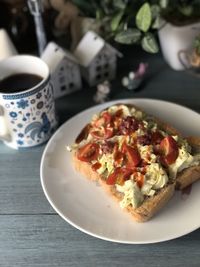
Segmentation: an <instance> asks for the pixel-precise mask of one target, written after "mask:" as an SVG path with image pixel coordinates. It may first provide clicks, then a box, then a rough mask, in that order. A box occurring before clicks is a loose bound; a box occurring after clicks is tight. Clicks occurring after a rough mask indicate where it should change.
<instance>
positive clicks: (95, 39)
mask: <svg viewBox="0 0 200 267" xmlns="http://www.w3.org/2000/svg"><path fill="white" fill-rule="evenodd" d="M74 56H75V57H76V59H77V60H78V62H79V64H80V66H81V74H82V76H83V78H84V79H85V80H86V81H87V82H88V84H89V85H90V86H95V85H97V84H99V83H100V82H103V81H105V80H112V79H114V78H115V76H116V67H117V57H118V56H119V57H122V54H121V53H120V52H118V51H117V50H116V49H115V48H114V47H112V46H111V45H109V44H108V43H106V42H105V41H104V40H103V39H102V38H101V37H100V36H98V35H97V34H96V33H94V32H92V31H88V32H87V33H86V34H85V35H84V36H83V38H82V39H81V41H80V43H79V44H78V46H77V47H76V49H75V51H74Z"/></svg>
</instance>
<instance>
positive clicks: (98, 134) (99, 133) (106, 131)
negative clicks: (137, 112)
mask: <svg viewBox="0 0 200 267" xmlns="http://www.w3.org/2000/svg"><path fill="white" fill-rule="evenodd" d="M113 132H114V130H113V128H110V127H109V128H102V129H99V130H95V131H92V132H91V135H92V136H93V137H94V138H96V139H108V138H111V137H112V136H113Z"/></svg>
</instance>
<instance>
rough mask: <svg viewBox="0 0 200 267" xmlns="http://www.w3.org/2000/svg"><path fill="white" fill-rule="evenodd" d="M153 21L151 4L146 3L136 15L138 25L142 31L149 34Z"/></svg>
mask: <svg viewBox="0 0 200 267" xmlns="http://www.w3.org/2000/svg"><path fill="white" fill-rule="evenodd" d="M151 20H152V15H151V8H150V5H149V3H144V4H143V5H142V6H141V7H140V9H139V11H138V12H137V14H136V25H137V27H138V28H139V29H140V30H141V31H143V32H147V31H148V29H149V28H150V26H151Z"/></svg>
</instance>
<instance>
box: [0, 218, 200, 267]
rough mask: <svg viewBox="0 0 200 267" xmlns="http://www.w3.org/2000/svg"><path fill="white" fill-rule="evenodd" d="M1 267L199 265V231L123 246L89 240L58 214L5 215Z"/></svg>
mask: <svg viewBox="0 0 200 267" xmlns="http://www.w3.org/2000/svg"><path fill="white" fill-rule="evenodd" d="M0 229H1V231H0V241H1V242H0V259H1V261H0V266H2V267H11V266H15V267H33V266H34V267H35V266H37V267H43V266H45V267H46V266H49V267H58V266H59V267H66V266H67V267H76V266H77V267H80V266H81V267H89V266H92V267H93V266H94V267H102V266H113V267H115V266H116V267H118V266H119V267H121V266H137V267H143V266H148V267H155V266H156V267H158V266H159V267H161V266H162V267H169V266H176V267H182V266H183V264H184V266H188V267H189V266H191V267H197V266H198V267H199V263H200V253H199V247H200V230H197V231H195V232H193V233H191V234H189V235H187V236H185V237H182V238H181V239H176V240H173V241H168V242H165V243H159V244H150V245H123V244H116V243H111V242H108V241H103V240H100V239H96V238H94V237H90V236H88V235H86V234H84V233H82V232H80V231H79V230H76V229H74V228H73V227H71V226H70V225H68V224H67V223H66V222H65V221H64V220H63V219H61V218H60V217H59V216H57V215H38V216H37V215H35V216H25V215H22V216H19V215H13V216H6V215H4V216H0Z"/></svg>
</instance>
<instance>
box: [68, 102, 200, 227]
mask: <svg viewBox="0 0 200 267" xmlns="http://www.w3.org/2000/svg"><path fill="white" fill-rule="evenodd" d="M199 147H200V139H199V138H194V137H191V138H188V139H184V138H183V137H182V136H181V134H180V133H179V132H178V131H177V130H176V129H175V128H173V127H172V126H170V125H168V124H166V123H164V122H162V121H160V120H159V119H157V118H155V117H153V116H151V115H149V114H147V113H145V112H144V111H142V110H141V109H140V108H138V107H135V106H133V105H130V104H127V105H125V104H116V105H113V106H111V107H109V108H107V109H105V110H103V111H101V112H100V113H99V114H95V115H94V116H93V118H92V119H91V122H90V123H89V124H87V125H86V126H85V127H84V129H83V130H82V131H81V133H80V134H79V135H78V136H77V138H76V140H75V144H73V145H72V146H70V150H71V151H72V152H73V163H74V165H75V168H76V170H77V171H79V172H80V173H81V174H83V175H84V176H86V177H87V178H89V179H92V180H98V181H99V182H100V183H101V184H102V185H103V187H104V188H105V189H106V190H107V191H108V192H109V193H110V194H111V195H112V196H114V197H115V199H116V200H117V201H118V202H119V205H120V207H121V208H122V209H125V210H127V211H128V212H130V213H131V214H132V215H133V217H134V219H135V220H136V221H139V222H144V221H147V220H148V219H150V218H151V217H152V216H153V215H154V214H155V213H157V211H158V210H160V209H161V208H162V207H163V206H164V205H165V204H166V203H167V202H168V201H169V199H170V198H171V197H172V196H173V194H174V190H175V188H178V189H183V188H184V187H186V186H188V185H189V184H191V183H193V182H195V181H196V180H197V179H199V178H200V154H199V153H198V152H199V151H198V149H199Z"/></svg>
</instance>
